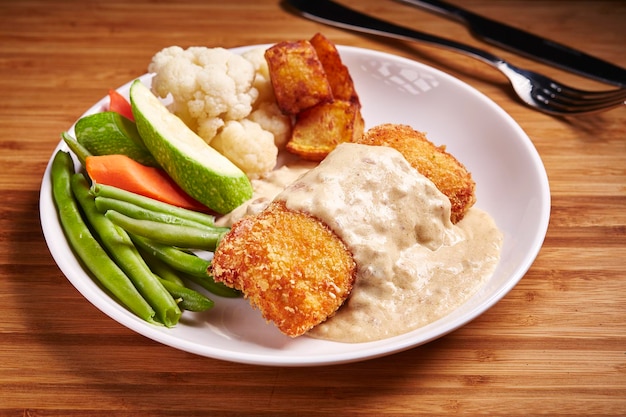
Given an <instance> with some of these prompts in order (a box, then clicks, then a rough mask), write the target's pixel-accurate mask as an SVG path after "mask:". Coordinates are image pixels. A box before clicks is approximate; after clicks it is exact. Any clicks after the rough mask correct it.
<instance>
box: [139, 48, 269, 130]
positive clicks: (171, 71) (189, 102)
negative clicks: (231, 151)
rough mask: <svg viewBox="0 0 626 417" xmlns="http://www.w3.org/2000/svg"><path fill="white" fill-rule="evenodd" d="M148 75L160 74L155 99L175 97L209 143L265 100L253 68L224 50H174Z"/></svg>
mask: <svg viewBox="0 0 626 417" xmlns="http://www.w3.org/2000/svg"><path fill="white" fill-rule="evenodd" d="M148 71H150V72H154V73H155V76H154V78H153V80H152V90H153V91H154V92H155V94H157V95H158V96H160V97H162V98H165V97H167V96H168V95H169V94H171V96H172V99H173V101H174V106H173V109H172V110H173V111H174V113H175V114H176V115H178V116H179V117H180V118H181V119H183V121H185V123H187V124H188V125H189V127H191V128H192V129H193V130H195V131H196V132H197V133H198V135H199V136H201V137H202V138H203V139H205V140H207V141H210V140H211V139H212V138H213V137H214V136H215V135H216V134H217V132H218V130H219V129H220V128H221V127H222V126H224V123H225V122H226V121H228V120H240V119H242V118H244V117H246V116H248V115H249V114H250V112H251V111H252V104H253V103H254V102H255V101H256V99H257V98H258V96H259V93H258V91H257V89H256V88H254V87H253V85H252V84H253V82H254V79H255V76H256V71H255V68H254V66H253V65H252V63H251V62H250V61H248V60H247V59H245V58H243V57H242V56H241V55H238V54H235V53H233V52H231V51H228V50H226V49H224V48H206V47H200V46H192V47H190V48H187V49H183V48H181V47H179V46H171V47H168V48H165V49H163V50H161V51H160V52H158V53H157V54H156V55H155V56H154V57H153V58H152V62H151V63H150V65H149V66H148Z"/></svg>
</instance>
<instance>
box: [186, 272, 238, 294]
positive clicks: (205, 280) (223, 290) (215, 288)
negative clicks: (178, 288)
mask: <svg viewBox="0 0 626 417" xmlns="http://www.w3.org/2000/svg"><path fill="white" fill-rule="evenodd" d="M181 278H182V279H183V280H187V281H191V282H193V283H196V284H198V285H199V286H201V287H202V288H204V289H205V290H207V291H210V292H212V293H213V294H215V295H219V296H221V297H228V298H237V297H241V292H240V291H237V290H236V289H234V288H230V287H227V286H226V285H224V284H222V283H221V282H215V281H214V280H213V277H212V276H211V275H209V274H205V276H203V277H199V276H196V275H191V274H186V273H184V272H181Z"/></svg>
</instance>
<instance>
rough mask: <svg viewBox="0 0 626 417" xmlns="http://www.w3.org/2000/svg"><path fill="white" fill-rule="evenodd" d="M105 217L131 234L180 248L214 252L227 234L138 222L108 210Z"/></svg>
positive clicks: (152, 222) (172, 225)
mask: <svg viewBox="0 0 626 417" xmlns="http://www.w3.org/2000/svg"><path fill="white" fill-rule="evenodd" d="M104 215H105V217H106V218H107V219H109V220H110V221H111V222H113V223H115V224H116V225H117V226H119V227H121V228H122V229H124V230H126V231H127V232H129V233H132V234H134V235H138V236H142V237H145V238H147V239H150V240H153V241H155V242H158V243H163V244H166V245H171V246H177V247H179V248H187V249H205V250H209V251H214V250H215V248H216V247H217V244H218V242H219V240H220V239H221V238H222V236H223V235H224V233H225V232H222V231H216V230H214V229H209V228H207V227H202V228H199V227H191V226H184V225H175V224H167V223H160V222H155V221H152V220H137V219H133V218H131V217H128V216H126V215H124V214H121V213H119V212H117V211H115V210H107V212H106V213H105V214H104Z"/></svg>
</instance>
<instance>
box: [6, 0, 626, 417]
mask: <svg viewBox="0 0 626 417" xmlns="http://www.w3.org/2000/svg"><path fill="white" fill-rule="evenodd" d="M347 3H348V2H346V4H347ZM454 3H457V4H462V5H463V6H464V7H466V8H468V9H470V10H473V11H475V12H478V13H482V14H484V15H486V16H489V17H492V18H496V19H502V20H506V21H508V22H510V23H511V24H513V25H517V26H519V27H523V28H526V29H528V30H530V31H533V32H535V33H538V34H540V35H543V36H546V37H550V38H552V39H554V40H556V41H560V42H562V43H565V44H568V45H571V46H574V47H577V48H580V49H582V50H584V51H587V52H589V53H592V54H594V55H597V56H599V57H601V58H604V59H606V60H609V61H612V62H614V63H616V64H618V65H620V66H623V67H626V47H625V45H626V29H625V26H624V22H625V21H626V2H624V1H597V0H589V1H556V0H553V1H524V0H499V1H487V0H465V1H462V2H461V1H459V0H454ZM351 4H352V6H353V7H354V8H358V9H359V10H363V11H365V12H368V13H371V14H375V15H378V16H381V17H384V18H386V19H388V20H392V21H395V22H397V23H401V24H403V25H407V26H413V27H416V28H419V29H421V30H424V31H427V32H432V33H436V34H441V35H444V36H447V37H451V38H455V39H459V40H462V41H463V42H467V43H469V44H472V45H476V46H480V47H483V48H485V49H487V50H490V51H492V52H494V53H497V54H499V55H501V56H503V57H504V58H508V59H510V60H511V61H513V62H515V63H517V64H519V65H521V66H526V67H528V68H531V69H535V70H537V71H540V72H544V73H546V74H548V75H552V76H555V77H558V78H559V79H561V80H563V81H565V82H568V83H570V84H573V85H577V86H580V87H584V88H604V87H605V86H603V85H600V84H598V83H595V82H593V81H589V80H585V79H582V78H579V77H577V76H574V75H571V74H568V73H565V72H562V71H559V70H556V69H553V68H550V67H547V66H544V65H540V64H538V63H535V62H533V61H530V60H528V59H524V58H520V57H518V56H515V55H513V54H511V53H508V52H505V51H502V50H499V49H497V48H495V47H492V46H488V45H485V44H484V43H482V42H480V41H478V40H477V39H475V38H473V37H472V36H471V35H470V34H469V32H468V31H467V29H466V28H465V27H463V26H462V25H460V24H458V23H456V22H453V21H450V20H448V19H445V18H443V17H440V16H437V15H434V14H430V13H427V12H423V11H419V10H416V9H413V8H410V7H408V6H405V5H402V4H399V3H397V2H394V1H391V0H362V1H360V2H356V1H353V2H351ZM317 31H322V32H323V33H324V34H326V36H328V37H329V38H330V39H331V40H333V41H334V42H335V43H338V44H344V45H353V46H360V47H366V48H371V49H375V50H381V51H385V52H389V53H393V54H397V55H401V56H405V57H408V58H411V59H415V60H417V61H420V62H423V63H425V64H427V65H431V66H433V67H435V68H439V69H441V70H443V71H446V72H448V73H450V74H452V75H454V76H456V77H458V78H460V79H461V80H463V81H465V82H467V83H468V84H470V85H472V86H474V87H475V88H477V89H478V90H480V91H481V92H483V93H484V94H486V95H487V96H488V97H490V98H491V99H493V100H494V101H495V102H496V103H497V104H498V105H500V106H501V107H503V108H504V109H505V110H506V111H507V112H508V113H509V114H510V115H511V116H512V117H513V118H514V119H515V120H516V121H517V122H518V123H519V124H520V126H521V127H522V128H523V129H524V130H525V131H526V133H527V134H528V135H529V136H530V138H531V139H532V140H533V142H534V144H535V146H536V147H537V149H538V151H539V153H540V155H541V157H542V159H543V162H544V164H545V166H546V169H547V172H548V176H549V180H550V186H551V191H552V216H551V221H550V226H549V230H548V234H547V237H546V240H545V243H544V246H543V248H542V250H541V252H540V253H539V256H538V257H537V260H536V261H535V263H534V265H533V266H532V267H531V269H530V270H529V272H528V273H527V274H526V276H525V277H524V278H523V279H522V280H521V282H520V283H519V284H518V285H517V286H516V287H515V288H514V289H513V290H512V291H511V292H510V293H509V294H508V295H507V296H506V297H505V298H504V299H503V300H502V301H501V302H499V303H498V304H497V305H496V306H494V307H493V308H491V309H490V310H489V311H488V312H486V313H485V314H483V315H482V316H480V317H479V318H477V319H476V320H474V321H473V322H472V323H470V324H468V325H466V326H464V327H463V328H461V329H459V330H457V331H455V332H453V333H451V334H450V335H448V336H446V337H443V338H441V339H439V340H436V341H434V342H432V343H429V344H426V345H423V346H420V347H417V348H414V349H411V350H408V351H406V352H403V353H399V354H395V355H391V356H388V357H384V358H380V359H375V360H370V361H365V362H360V363H354V364H345V365H337V366H325V367H314V368H281V367H263V366H253V365H242V364H236V363H230V362H224V361H220V360H214V359H210V358H205V357H200V356H196V355H193V354H191V353H186V352H182V351H179V350H176V349H173V348H170V347H167V346H164V345H161V344H159V343H157V342H154V341H151V340H149V339H147V338H145V337H143V336H140V335H138V334H136V333H134V332H132V331H130V330H128V329H127V328H125V327H123V326H122V325H120V324H118V323H117V322H115V321H113V320H111V319H110V318H108V317H107V316H105V315H104V314H103V313H101V312H100V311H99V310H97V309H96V308H95V307H93V306H92V305H91V304H90V303H89V302H88V301H86V300H85V299H84V298H83V297H82V296H81V295H80V294H79V293H78V291H76V289H74V287H73V286H72V285H71V284H70V283H69V281H68V280H67V279H66V278H65V277H64V276H63V274H62V273H61V272H60V270H59V269H58V267H57V266H56V264H55V262H54V261H53V259H52V257H51V255H50V253H49V251H48V247H47V246H46V243H45V241H44V239H43V234H42V231H41V226H40V222H39V210H38V202H39V189H40V184H41V180H42V175H43V172H44V169H45V167H46V164H47V162H48V160H49V158H50V156H51V155H52V151H53V150H54V148H55V146H56V145H57V143H58V141H59V134H60V133H61V132H62V131H64V130H66V129H67V128H68V127H69V126H70V125H71V124H72V123H73V122H74V121H75V120H76V119H77V118H78V117H79V116H80V115H81V114H82V113H83V112H84V111H85V110H86V109H88V108H89V107H90V106H91V105H92V104H93V103H95V102H96V101H97V100H99V99H100V98H101V97H103V96H104V95H105V94H106V91H107V90H108V89H109V88H111V87H117V86H120V85H122V84H124V83H126V82H128V81H129V80H131V79H133V78H134V77H136V76H138V75H141V74H143V73H144V72H146V67H147V64H148V62H149V61H150V59H151V57H152V55H153V54H154V53H155V52H156V51H158V50H160V49H161V48H163V47H166V46H170V45H180V46H190V45H206V46H223V47H235V46H240V45H248V44H257V43H272V42H277V41H281V40H285V39H302V38H308V37H310V36H311V35H312V34H314V33H315V32H317ZM0 91H2V94H1V96H0V128H1V130H0V163H1V164H2V165H1V167H2V174H1V175H0V202H1V203H0V207H1V211H0V213H1V214H0V236H1V238H0V300H1V302H0V314H1V320H0V416H15V417H17V416H100V415H107V416H133V417H134V416H219V415H241V416H300V415H301V416H309V415H327V414H333V415H342V416H343V415H346V416H366V415H372V416H374V415H375V416H379V415H406V416H414V415H429V416H433V415H488V416H527V415H531V416H536V415H546V416H623V415H626V320H625V318H626V314H625V313H626V261H625V259H626V109H625V108H623V107H622V108H620V109H616V110H613V111H610V112H606V113H602V114H596V115H592V116H586V117H576V118H570V119H559V118H555V117H551V116H547V115H545V114H540V113H538V112H535V111H533V110H531V109H529V108H527V107H525V106H523V105H521V104H520V103H519V102H518V101H517V100H516V99H515V97H514V96H513V94H512V93H511V90H510V88H509V87H508V84H507V81H506V80H505V79H504V77H502V76H501V75H500V74H499V73H497V72H496V71H495V70H493V69H491V68H489V67H487V66H485V65H484V64H481V63H480V62H478V61H474V60H472V59H470V58H466V57H463V56H460V55H458V54H455V53H452V52H447V51H443V50H440V49H436V48H432V47H427V46H424V45H420V44H416V43H407V42H399V41H388V40H384V39H380V38H376V37H371V36H363V35H359V34H356V33H352V32H348V31H344V30H340V29H335V28H330V27H327V26H323V25H320V24H316V23H313V22H310V21H307V20H304V19H301V18H299V17H296V16H294V15H292V14H290V13H288V12H287V11H285V10H284V9H282V8H281V7H280V5H279V3H278V2H276V1H269V0H233V1H219V2H218V1H211V0H203V1H194V0H186V1H163V0H150V1H148V0H137V1H133V0H131V1H129V0H107V1H95V0H81V1H78V0H76V1H72V0H66V1H60V0H59V1H57V0H50V1H43V0H41V1H35V0H20V1H18V0H0Z"/></svg>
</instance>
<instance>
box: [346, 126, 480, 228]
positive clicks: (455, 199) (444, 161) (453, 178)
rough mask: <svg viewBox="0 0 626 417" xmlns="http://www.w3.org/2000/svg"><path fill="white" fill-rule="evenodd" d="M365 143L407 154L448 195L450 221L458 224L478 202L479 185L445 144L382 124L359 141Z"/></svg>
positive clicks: (409, 128)
mask: <svg viewBox="0 0 626 417" xmlns="http://www.w3.org/2000/svg"><path fill="white" fill-rule="evenodd" d="M356 142H357V143H363V144H366V145H379V146H381V145H382V146H390V147H392V148H395V149H396V150H398V151H399V152H400V153H402V154H403V155H404V157H405V158H406V160H407V161H409V163H410V164H411V165H412V166H413V168H415V169H417V171H418V172H420V173H421V174H422V175H424V176H425V177H427V178H428V179H430V180H431V181H432V182H433V183H434V184H435V186H437V188H438V189H439V191H441V192H442V193H443V194H445V195H446V196H447V197H448V199H450V203H451V206H452V211H451V214H450V220H451V221H452V223H457V222H458V221H460V220H461V219H462V218H463V217H464V216H465V213H466V212H467V210H469V209H470V207H472V206H473V205H474V203H475V202H476V196H475V193H474V191H475V188H476V184H475V183H474V180H473V179H472V176H471V174H470V173H469V172H468V171H467V169H466V168H465V166H463V164H461V163H460V162H459V161H458V160H457V159H456V158H455V157H454V156H453V155H451V154H449V153H448V152H446V149H445V146H435V145H434V144H433V143H432V142H430V141H429V140H428V139H427V138H426V135H425V134H424V133H422V132H418V131H416V130H414V129H413V128H411V127H410V126H406V125H398V124H382V125H379V126H375V127H373V128H371V129H369V130H368V131H367V132H365V134H364V135H363V136H362V137H361V138H358V139H357V140H356Z"/></svg>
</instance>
